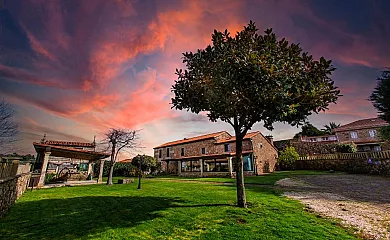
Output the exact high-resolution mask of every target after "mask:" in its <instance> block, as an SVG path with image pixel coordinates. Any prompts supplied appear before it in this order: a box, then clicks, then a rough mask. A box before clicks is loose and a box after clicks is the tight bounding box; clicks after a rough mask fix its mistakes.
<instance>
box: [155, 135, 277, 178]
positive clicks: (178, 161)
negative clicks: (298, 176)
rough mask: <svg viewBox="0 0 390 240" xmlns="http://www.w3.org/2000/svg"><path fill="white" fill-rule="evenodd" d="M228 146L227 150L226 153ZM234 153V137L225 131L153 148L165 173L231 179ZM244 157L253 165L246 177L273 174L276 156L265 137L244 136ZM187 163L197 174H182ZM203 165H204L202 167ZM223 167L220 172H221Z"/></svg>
mask: <svg viewBox="0 0 390 240" xmlns="http://www.w3.org/2000/svg"><path fill="white" fill-rule="evenodd" d="M191 139H194V140H193V141H192V140H191ZM227 144H228V145H229V147H228V149H229V151H225V145H227ZM235 152H236V145H235V138H234V137H232V136H231V135H230V134H229V133H227V132H221V133H217V134H215V135H213V134H210V135H206V137H203V138H202V136H200V137H195V138H190V139H183V140H181V141H175V142H172V143H171V144H170V143H167V144H163V145H161V147H156V148H154V157H155V158H156V159H158V161H159V163H160V164H161V169H162V171H163V172H166V173H168V174H178V175H181V176H199V175H201V176H204V177H206V176H229V175H230V176H233V175H234V174H233V173H232V171H234V170H233V165H234V160H233V161H232V158H233V159H234V155H235ZM243 155H244V156H246V157H247V158H249V160H247V161H251V164H249V165H253V169H252V170H250V171H246V174H247V175H253V174H262V173H268V172H272V171H274V169H275V165H276V161H277V160H276V159H277V156H278V153H277V150H276V148H275V147H274V146H273V144H272V143H271V142H270V141H269V140H268V139H267V138H266V137H264V136H263V135H262V134H261V133H260V132H255V133H249V134H247V136H246V137H245V138H244V140H243ZM205 159H208V160H205ZM189 161H192V162H191V164H193V165H196V169H197V170H196V171H193V172H192V171H182V167H181V166H182V162H184V163H188V162H189ZM206 161H207V162H211V164H212V165H211V166H212V169H217V167H216V165H217V164H220V165H219V170H216V171H214V170H210V169H209V168H208V163H206ZM213 161H214V162H213ZM204 164H206V165H207V166H206V167H204V166H203V165H204ZM222 165H223V170H221V169H222ZM191 168H192V165H191ZM206 169H207V171H206ZM228 169H229V170H228Z"/></svg>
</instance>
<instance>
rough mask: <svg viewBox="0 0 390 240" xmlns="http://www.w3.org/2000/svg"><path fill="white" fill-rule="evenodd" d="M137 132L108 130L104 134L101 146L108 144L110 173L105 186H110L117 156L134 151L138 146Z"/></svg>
mask: <svg viewBox="0 0 390 240" xmlns="http://www.w3.org/2000/svg"><path fill="white" fill-rule="evenodd" d="M138 132H139V131H134V130H128V129H114V128H112V129H110V130H109V131H107V132H106V133H105V138H104V139H103V141H102V143H103V144H108V147H109V149H111V161H110V173H109V174H108V179H107V185H112V174H113V172H114V165H115V162H116V160H117V157H118V154H119V153H120V152H121V151H125V150H127V151H128V150H135V149H137V148H139V147H140V145H139V137H138Z"/></svg>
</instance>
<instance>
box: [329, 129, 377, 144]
mask: <svg viewBox="0 0 390 240" xmlns="http://www.w3.org/2000/svg"><path fill="white" fill-rule="evenodd" d="M379 129H380V128H369V129H358V130H348V131H342V132H337V133H336V135H337V138H338V139H339V142H341V143H343V142H373V141H381V139H380V138H378V134H379ZM370 130H376V134H375V136H374V137H371V136H370V134H369V131H370ZM351 132H356V133H357V138H351Z"/></svg>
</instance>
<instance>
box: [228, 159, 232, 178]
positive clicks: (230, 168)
mask: <svg viewBox="0 0 390 240" xmlns="http://www.w3.org/2000/svg"><path fill="white" fill-rule="evenodd" d="M227 160H228V166H229V175H230V177H233V163H232V157H227Z"/></svg>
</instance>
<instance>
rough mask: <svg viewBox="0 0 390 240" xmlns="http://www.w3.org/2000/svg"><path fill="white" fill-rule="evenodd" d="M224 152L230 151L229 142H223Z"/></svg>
mask: <svg viewBox="0 0 390 240" xmlns="http://www.w3.org/2000/svg"><path fill="white" fill-rule="evenodd" d="M225 152H230V144H229V143H227V144H225Z"/></svg>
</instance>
